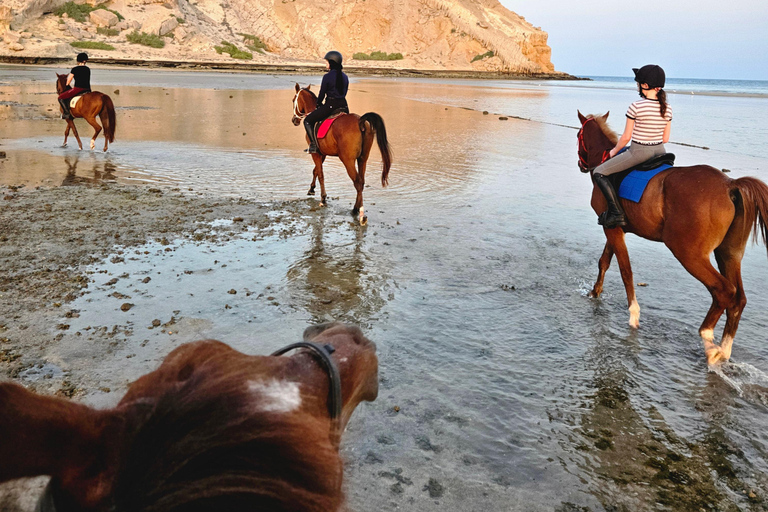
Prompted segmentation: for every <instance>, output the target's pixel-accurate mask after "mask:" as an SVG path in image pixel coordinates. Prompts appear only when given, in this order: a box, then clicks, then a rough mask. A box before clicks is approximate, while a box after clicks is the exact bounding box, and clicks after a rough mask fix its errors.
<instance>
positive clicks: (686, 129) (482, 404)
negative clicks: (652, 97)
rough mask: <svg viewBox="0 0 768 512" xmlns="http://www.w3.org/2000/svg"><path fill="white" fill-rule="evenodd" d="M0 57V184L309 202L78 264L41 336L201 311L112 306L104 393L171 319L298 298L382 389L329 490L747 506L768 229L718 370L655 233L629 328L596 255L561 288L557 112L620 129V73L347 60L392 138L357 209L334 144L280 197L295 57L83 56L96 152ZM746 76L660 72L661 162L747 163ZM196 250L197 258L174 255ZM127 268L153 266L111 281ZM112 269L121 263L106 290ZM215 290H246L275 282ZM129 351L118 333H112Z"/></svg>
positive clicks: (262, 346)
mask: <svg viewBox="0 0 768 512" xmlns="http://www.w3.org/2000/svg"><path fill="white" fill-rule="evenodd" d="M25 69H26V71H25V73H27V75H26V76H25V77H24V79H20V80H18V81H16V82H14V80H15V79H12V78H9V77H8V75H4V74H3V73H7V70H6V69H4V68H0V90H2V92H5V93H6V94H5V95H4V96H3V98H4V101H7V102H8V106H6V107H5V108H4V109H3V110H0V143H2V145H3V150H4V151H6V152H7V153H8V157H7V159H6V161H5V163H0V183H3V184H5V183H14V184H18V183H20V182H24V180H25V179H27V180H29V181H28V182H26V183H28V184H30V185H34V184H38V183H40V182H41V181H35V180H36V179H37V180H44V184H47V185H56V184H61V183H63V182H64V183H66V184H72V183H75V182H76V180H74V179H73V176H74V177H80V178H88V179H89V180H91V181H90V183H93V182H97V181H98V180H99V179H104V178H103V176H105V175H109V176H110V178H109V180H110V181H118V182H122V183H137V182H141V183H147V182H148V183H153V184H155V183H157V184H161V185H170V186H176V187H184V188H187V187H189V188H192V189H194V191H206V192H208V193H211V194H216V195H222V196H228V197H232V196H235V197H239V196H242V197H247V198H249V199H254V200H258V201H265V202H267V201H270V200H273V199H281V200H282V199H293V200H295V201H297V204H305V205H306V211H305V213H304V214H303V215H302V216H301V218H300V219H298V220H297V221H296V222H297V227H296V230H295V232H296V234H295V235H293V236H290V237H276V238H274V239H266V240H251V239H250V238H248V237H247V236H246V237H244V238H242V239H235V240H232V241H231V242H228V243H222V244H220V245H217V246H207V245H205V244H202V245H197V244H194V243H187V242H184V241H177V242H176V243H175V244H174V246H173V247H174V250H173V251H172V252H165V251H164V250H163V251H160V250H159V248H158V247H155V246H153V245H152V244H150V245H148V246H147V247H145V248H143V249H145V250H146V251H147V252H146V253H144V251H143V250H142V251H139V252H141V254H144V255H143V256H142V255H139V254H137V257H136V258H133V259H127V260H126V261H125V262H122V261H110V260H109V259H105V260H104V261H100V262H97V263H95V264H94V265H92V266H91V268H90V269H89V270H92V271H93V272H95V274H93V275H95V276H99V277H98V279H99V280H98V281H95V282H93V283H92V286H90V287H89V291H90V293H89V294H88V295H85V296H84V297H82V298H80V299H78V300H77V301H76V302H75V303H73V304H72V305H71V307H72V308H75V309H78V310H79V311H80V315H81V316H80V318H79V319H77V320H76V321H72V328H71V329H70V331H71V334H67V335H65V337H64V338H63V339H62V340H61V342H60V346H61V347H77V344H79V343H82V340H81V339H78V338H77V337H76V336H75V335H74V331H77V330H78V329H81V328H82V327H83V325H98V324H99V323H100V322H103V323H105V324H109V325H110V327H111V324H112V323H114V322H115V321H121V322H126V321H128V322H131V323H132V324H135V325H139V326H143V325H149V323H150V322H151V321H152V319H153V318H158V317H160V318H167V317H168V316H169V315H171V314H176V313H174V312H173V311H175V310H179V311H180V312H179V313H178V317H183V318H185V319H187V320H188V321H190V322H191V321H193V320H194V324H195V325H199V326H200V327H199V329H198V330H197V331H195V332H190V333H185V334H184V336H186V337H184V336H180V337H179V338H176V341H175V342H174V341H172V340H169V337H168V336H167V335H165V337H163V335H161V334H160V333H157V332H155V331H152V332H151V333H149V334H147V332H146V329H137V330H136V334H134V335H131V336H130V337H129V339H128V340H126V341H125V343H124V346H122V347H121V348H120V351H122V352H118V353H117V355H116V358H119V359H116V360H117V361H119V370H118V371H115V366H116V363H115V361H98V362H92V361H90V360H89V361H87V364H88V365H90V366H88V368H89V372H90V375H93V379H94V382H95V383H94V386H96V385H99V386H106V387H109V388H111V389H113V390H121V389H122V386H124V382H125V381H126V380H128V378H129V376H135V375H140V374H141V373H142V372H144V371H147V370H149V369H151V368H153V367H154V366H156V364H157V363H158V362H159V358H160V355H161V354H165V353H167V351H168V350H170V349H171V347H173V346H175V345H176V344H178V343H180V342H183V341H191V340H192V339H201V338H207V337H214V338H218V339H222V340H224V341H226V342H228V343H230V344H232V345H233V346H235V347H236V348H238V349H240V350H243V351H246V352H248V353H253V354H265V353H269V352H270V351H271V350H272V349H274V348H276V347H277V346H280V345H282V344H285V343H287V342H288V341H291V340H294V339H295V338H296V336H297V335H298V334H299V333H301V331H302V330H303V329H304V328H305V327H306V326H307V325H308V324H310V323H313V322H317V321H324V320H329V319H341V320H344V321H347V322H352V323H355V324H358V325H360V326H362V327H363V329H364V330H365V332H366V334H367V335H368V336H369V337H370V338H371V339H372V340H374V341H375V342H376V343H377V345H378V347H379V352H378V354H379V360H380V377H381V391H380V394H379V398H378V399H377V401H376V402H374V403H372V404H364V405H362V406H360V407H359V408H358V410H357V411H356V412H355V414H354V415H353V417H352V421H351V422H350V424H349V427H348V430H347V432H346V433H345V436H344V441H343V448H342V451H343V455H344V458H345V460H346V466H345V471H346V472H345V475H346V476H345V490H346V493H347V496H348V500H349V504H350V509H351V510H358V511H360V512H362V511H366V510H397V509H400V510H413V511H430V510H435V509H438V508H440V509H442V510H446V511H462V512H464V511H473V510H478V511H480V510H482V511H486V510H493V511H496V510H499V511H508V510H511V511H526V512H528V511H542V512H544V511H546V512H552V511H553V510H556V511H571V510H579V511H590V512H595V511H602V510H605V511H617V510H632V511H642V512H645V511H656V510H669V511H673V510H701V509H704V510H750V511H751V510H761V509H762V508H761V507H762V506H763V505H764V501H761V500H765V499H766V497H767V496H768V463H767V462H766V461H768V408H767V407H768V343H766V341H768V339H767V336H766V333H767V332H768V314H767V313H766V312H767V311H768V292H767V291H766V290H768V286H767V285H768V258H767V257H766V249H765V248H764V247H762V246H753V245H751V244H750V245H749V246H748V248H747V251H746V254H745V257H744V261H743V278H744V285H745V289H746V294H747V297H748V299H749V304H748V305H747V308H746V309H745V311H744V314H743V318H742V320H741V324H740V329H739V332H738V335H737V337H736V341H735V344H734V351H733V362H732V363H731V364H730V365H727V366H725V367H723V368H721V369H720V371H719V372H710V371H709V370H708V368H707V365H706V362H705V359H704V355H703V351H702V348H701V342H700V339H699V337H698V334H697V329H698V327H699V325H700V323H701V321H702V319H703V317H704V315H705V313H706V310H707V308H708V307H709V304H710V303H711V298H710V296H709V294H708V292H707V291H706V289H705V288H704V287H703V286H702V285H701V284H700V283H698V282H697V281H696V280H695V279H693V278H692V277H691V276H690V275H689V274H688V273H687V272H686V271H685V270H684V269H683V268H682V266H681V265H680V264H679V263H678V262H677V261H676V260H675V258H674V257H673V256H672V255H671V253H670V252H669V250H667V249H666V247H664V246H663V245H662V244H659V243H653V242H649V241H646V240H641V239H638V238H637V237H632V236H630V237H628V240H627V244H628V250H629V254H630V258H631V261H632V265H633V271H634V277H635V281H636V282H638V283H640V282H642V283H644V284H645V285H646V286H641V287H638V288H637V295H638V300H639V302H640V306H641V308H642V312H641V318H640V329H639V330H634V329H632V328H630V327H629V326H628V325H627V320H628V317H629V315H628V313H627V304H626V298H625V294H624V288H623V285H622V282H621V278H620V275H619V272H618V269H617V266H616V264H615V262H614V264H613V265H612V267H611V268H610V270H609V271H608V273H607V275H606V281H605V291H604V294H603V296H602V298H601V299H599V300H594V299H590V298H588V297H587V296H586V294H587V291H588V290H589V289H590V288H591V286H592V283H593V282H594V279H595V277H596V275H597V259H598V258H599V256H600V253H601V252H602V249H603V245H604V243H605V238H604V234H603V232H602V229H601V228H600V227H599V226H598V225H597V223H596V216H595V214H594V212H593V211H592V210H591V208H590V207H589V198H590V194H591V190H592V186H591V183H590V180H589V178H588V177H587V176H585V175H583V174H581V173H580V172H579V171H578V168H577V165H576V162H577V155H576V150H577V143H576V128H577V125H578V120H577V117H576V110H577V109H579V110H581V111H582V112H584V113H596V114H597V113H603V112H605V111H607V110H610V111H611V120H612V124H613V125H614V128H616V129H617V130H620V129H621V128H622V126H623V113H624V111H625V109H626V108H627V105H628V104H629V103H630V102H632V101H634V99H635V98H636V97H637V95H636V92H635V91H634V90H633V88H632V84H631V82H629V83H627V82H626V81H624V82H621V80H619V81H617V82H616V83H612V82H611V80H604V81H598V80H595V81H592V82H587V81H584V82H537V81H503V80H493V81H481V80H431V79H381V78H356V79H354V80H353V84H352V86H351V89H350V96H349V101H350V105H351V108H352V110H353V111H355V112H360V113H362V112H368V111H374V112H378V113H379V114H381V115H382V117H383V118H384V121H385V123H386V126H387V132H388V136H389V140H390V142H391V144H392V147H393V150H394V164H393V168H392V171H391V173H390V186H389V187H388V188H387V189H382V188H381V186H380V183H379V179H378V178H379V176H378V175H379V173H380V167H379V165H380V164H379V159H378V155H377V152H376V150H374V151H373V153H372V160H371V162H370V163H369V166H368V174H367V183H368V184H369V185H370V186H369V187H366V189H365V204H366V209H367V212H368V216H369V225H368V226H367V227H366V228H360V227H359V226H357V225H356V224H355V223H354V222H353V221H352V218H351V217H350V216H349V210H350V208H351V206H352V203H353V200H354V189H353V187H352V184H351V183H350V180H349V178H348V177H347V175H346V173H345V171H344V169H343V167H342V166H341V165H340V164H339V163H338V160H335V159H333V158H329V159H328V160H327V163H326V186H327V188H328V193H329V196H330V198H331V199H330V202H329V206H328V208H319V207H317V204H316V199H313V198H307V197H306V196H305V194H306V191H307V188H308V186H309V182H310V180H311V168H312V164H311V161H310V159H309V157H308V156H307V155H306V154H305V153H303V152H302V149H304V147H306V144H305V141H304V138H303V133H302V130H301V128H296V127H293V126H292V124H291V123H290V116H291V108H292V107H291V99H292V97H293V85H294V83H295V82H297V81H299V82H301V84H302V85H306V84H307V83H313V84H318V83H319V76H306V77H294V76H269V77H264V76H259V75H238V74H233V73H229V74H217V73H179V72H172V73H171V72H168V73H158V72H155V71H152V72H146V71H143V70H142V71H132V70H98V72H97V73H96V72H95V80H98V81H97V82H96V83H99V84H104V85H103V87H104V89H105V90H107V91H112V90H115V89H119V90H120V91H121V92H120V94H119V95H118V96H117V97H118V100H117V102H116V104H117V106H118V115H119V128H118V134H117V140H116V142H115V144H113V145H112V146H111V149H110V152H108V153H106V154H102V153H99V152H90V151H82V152H79V151H77V150H76V149H74V148H73V147H72V144H70V147H69V148H59V147H58V144H60V142H61V138H62V132H63V124H62V122H61V121H59V120H56V119H54V118H53V116H52V115H51V114H46V112H47V109H49V108H52V107H53V105H55V99H54V98H53V94H52V93H51V92H48V91H49V90H50V86H51V85H52V82H51V81H50V79H49V77H50V76H52V75H51V74H50V69H44V68H31V69H29V68H25ZM96 77H97V78H96ZM33 79H34V80H35V81H33ZM14 84H21V87H22V89H23V90H22V92H21V93H19V92H18V90H17V89H14V88H18V85H14ZM100 87H101V85H100ZM734 91H735V88H734V90H733V91H731V92H734ZM767 101H768V100H767V99H766V98H764V97H760V96H757V95H754V94H739V93H734V94H722V93H720V92H717V93H715V92H710V93H706V94H705V93H702V94H693V95H691V94H687V95H686V94H681V93H680V94H679V93H674V94H670V103H671V104H672V106H673V108H674V109H675V120H674V121H673V123H674V126H673V131H672V138H673V141H675V142H679V143H681V144H686V145H674V144H672V145H670V147H669V149H670V150H672V151H674V152H675V153H676V154H677V155H678V162H679V163H682V164H694V163H706V164H711V165H713V166H715V167H719V168H728V169H729V170H730V172H731V174H730V175H731V176H733V177H738V176H744V175H748V174H751V175H756V176H758V177H761V178H762V179H763V180H766V181H768V149H767V148H766V147H765V144H764V143H765V141H766V140H768V139H766V136H765V129H764V128H762V124H764V119H763V118H764V117H765V116H764V114H765V109H766V106H767V105H768V103H766V102H767ZM12 102H16V103H15V104H11V103H12ZM484 112H488V113H487V114H485V113H484ZM501 117H506V118H507V119H506V120H502V119H500V118H501ZM201 119H202V120H201ZM86 130H87V129H82V130H81V132H82V133H81V134H82V135H84V136H87V131H86ZM761 130H762V131H761ZM86 147H87V146H86ZM703 147H708V148H709V149H702V148H703ZM107 168H108V169H109V172H107ZM35 169H44V170H45V174H44V177H43V178H35V177H33V174H34V170H35ZM57 180H58V181H57ZM131 252H132V253H133V252H134V251H133V250H132V251H131ZM213 261H218V262H221V263H223V264H222V265H216V268H215V269H214V268H213V267H212V266H211V265H212V262H213ZM209 267H210V268H211V269H212V270H211V271H210V274H205V278H204V279H203V278H200V277H198V276H197V275H196V273H192V274H186V273H181V272H180V270H181V269H190V270H194V269H196V268H209ZM102 271H104V272H106V273H105V274H102V273H100V272H102ZM147 272H152V275H153V278H152V281H151V282H150V283H149V284H148V285H146V286H145V285H139V284H136V283H140V278H142V277H144V276H145V275H146V273H147ZM123 274H128V275H129V276H130V279H129V278H125V279H121V280H120V281H119V282H118V284H116V285H114V286H111V287H108V288H105V285H104V283H105V282H106V281H107V278H108V277H116V276H121V275H123ZM230 288H237V289H238V290H243V291H245V289H250V290H269V295H270V296H274V298H275V302H276V303H278V304H280V306H274V307H272V306H265V305H264V304H262V303H260V302H259V301H258V300H256V299H255V297H256V294H253V295H252V296H249V295H247V294H246V293H238V294H237V295H236V296H232V295H229V294H227V293H226V291H227V290H228V289H230ZM113 292H119V293H122V294H125V295H131V294H134V295H135V296H136V297H137V299H136V302H137V306H136V307H135V308H133V309H132V310H131V311H130V312H127V313H123V312H120V311H119V305H120V304H119V302H118V301H116V299H114V297H112V295H111V294H113ZM190 292H193V294H194V295H193V296H190ZM188 297H189V298H188ZM139 299H141V300H139ZM139 302H141V303H139ZM225 304H229V305H230V306H231V309H225ZM222 311H225V313H222ZM115 318H119V320H113V319H115ZM103 319H106V320H103ZM126 319H128V320H126ZM78 322H80V323H81V324H82V325H80V324H79V323H78ZM52 329H53V327H52ZM719 329H722V322H721V324H720V326H719ZM719 329H718V330H717V331H716V333H718V334H719ZM145 338H147V339H149V340H150V342H149V344H148V345H147V347H152V351H150V350H149V348H145V347H144V346H143V345H142V341H143V340H144V339H145ZM71 352H73V353H74V352H76V351H74V350H73V351H71ZM130 353H135V354H137V355H138V356H139V357H135V358H130V359H126V358H124V357H122V356H124V355H126V354H130ZM73 357H74V356H73ZM57 362H58V364H60V365H63V366H67V365H71V366H72V367H77V366H78V364H82V363H78V361H75V360H73V359H66V358H61V359H60V360H57ZM117 394H118V392H117V391H115V392H114V393H113V395H115V396H113V397H108V398H114V399H115V400H116V399H117V396H116V395H117ZM97 398H98V397H87V399H88V400H96V399H97ZM753 491H754V492H753ZM750 493H752V494H754V495H755V496H756V497H755V498H752V497H750ZM756 500H757V501H756ZM436 501H437V502H438V503H435V502H436Z"/></svg>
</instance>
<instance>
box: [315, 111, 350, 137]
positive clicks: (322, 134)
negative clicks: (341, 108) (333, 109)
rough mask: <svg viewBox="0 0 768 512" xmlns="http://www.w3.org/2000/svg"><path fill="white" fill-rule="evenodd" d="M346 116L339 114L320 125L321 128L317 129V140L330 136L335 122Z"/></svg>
mask: <svg viewBox="0 0 768 512" xmlns="http://www.w3.org/2000/svg"><path fill="white" fill-rule="evenodd" d="M343 115H345V114H339V115H336V116H333V117H329V118H328V119H326V120H325V121H323V122H322V124H321V125H320V128H318V129H317V138H318V139H322V138H323V137H325V136H326V135H328V131H329V130H330V129H331V125H332V124H333V122H334V121H335V120H337V119H338V118H339V117H341V116H343Z"/></svg>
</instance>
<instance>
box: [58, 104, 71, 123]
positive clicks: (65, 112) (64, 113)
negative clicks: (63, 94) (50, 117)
mask: <svg viewBox="0 0 768 512" xmlns="http://www.w3.org/2000/svg"><path fill="white" fill-rule="evenodd" d="M69 101H70V100H59V104H60V105H61V118H62V119H72V114H71V113H70V112H69Z"/></svg>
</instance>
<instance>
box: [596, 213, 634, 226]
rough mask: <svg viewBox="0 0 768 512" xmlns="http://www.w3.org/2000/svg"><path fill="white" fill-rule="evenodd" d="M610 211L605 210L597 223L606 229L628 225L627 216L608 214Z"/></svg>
mask: <svg viewBox="0 0 768 512" xmlns="http://www.w3.org/2000/svg"><path fill="white" fill-rule="evenodd" d="M608 212H609V210H605V211H604V212H603V213H601V214H600V216H599V217H598V218H597V223H598V224H600V225H601V226H603V227H604V228H606V229H613V228H615V227H617V226H626V225H627V216H626V215H624V214H621V213H619V214H616V213H612V214H610V213H608Z"/></svg>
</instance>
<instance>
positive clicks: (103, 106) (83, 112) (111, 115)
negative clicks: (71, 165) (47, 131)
mask: <svg viewBox="0 0 768 512" xmlns="http://www.w3.org/2000/svg"><path fill="white" fill-rule="evenodd" d="M67 76H69V75H60V74H58V73H56V94H61V93H63V92H64V91H68V90H69V89H71V88H72V87H70V86H68V85H67ZM70 113H71V114H72V116H73V117H82V118H83V119H85V120H86V121H88V124H90V125H91V126H92V127H93V129H94V134H93V137H92V138H91V149H94V148H95V147H96V137H98V136H99V133H101V130H102V126H103V127H104V151H106V150H107V149H108V147H109V143H110V142H115V130H117V118H116V116H115V105H114V104H113V103H112V98H110V97H109V96H107V95H106V94H104V93H101V92H98V91H93V92H88V93H85V94H83V95H82V97H81V98H80V101H78V102H77V105H76V106H75V107H74V108H72V109H71V110H70ZM96 116H99V119H101V126H100V125H99V123H98V122H96ZM70 129H71V130H72V132H73V133H74V134H75V139H77V145H78V147H79V148H80V149H83V143H82V142H81V141H80V134H78V133H77V127H76V126H75V122H74V120H72V119H67V128H66V129H65V130H64V143H63V144H62V147H66V146H67V137H69V130H70Z"/></svg>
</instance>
